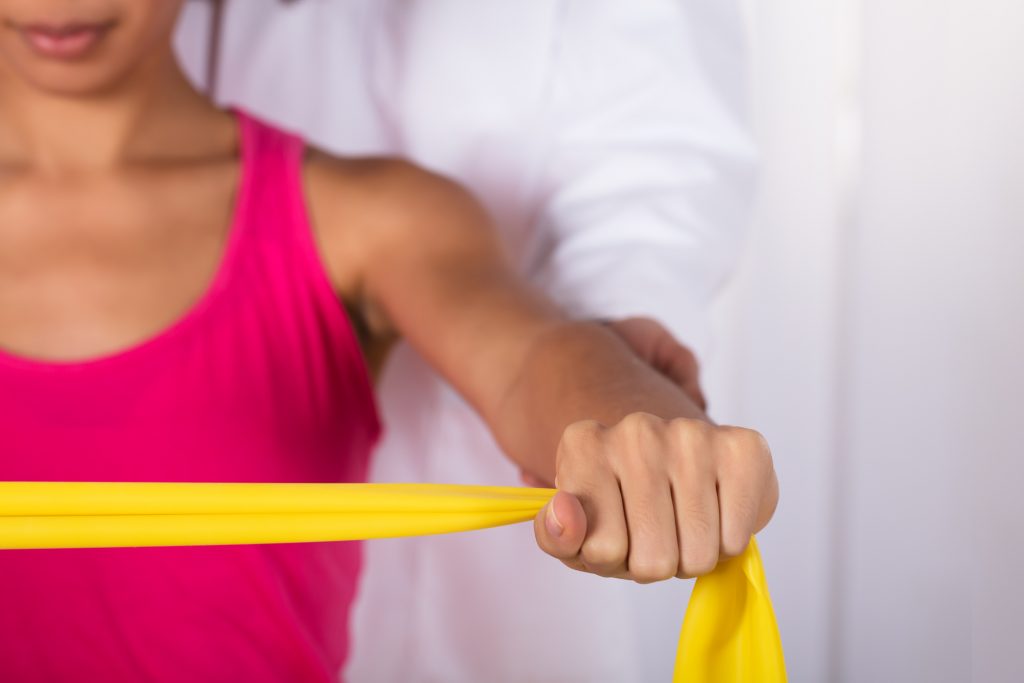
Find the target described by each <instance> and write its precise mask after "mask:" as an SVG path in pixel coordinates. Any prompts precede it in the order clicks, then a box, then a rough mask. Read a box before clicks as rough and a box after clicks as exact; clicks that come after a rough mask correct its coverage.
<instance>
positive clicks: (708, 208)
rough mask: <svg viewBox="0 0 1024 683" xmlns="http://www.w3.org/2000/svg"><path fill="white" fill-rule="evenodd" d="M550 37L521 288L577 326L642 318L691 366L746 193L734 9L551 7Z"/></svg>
mask: <svg viewBox="0 0 1024 683" xmlns="http://www.w3.org/2000/svg"><path fill="white" fill-rule="evenodd" d="M555 36H556V42H555V44H554V45H553V46H552V49H551V55H552V61H551V66H550V69H549V73H550V82H549V83H548V86H547V88H546V90H545V92H546V93H547V97H546V100H545V105H544V109H543V110H542V111H541V112H540V113H538V115H537V117H536V120H537V121H539V122H540V123H539V124H538V125H540V126H542V127H543V128H544V131H545V144H546V146H547V147H548V154H547V156H546V163H545V166H544V171H543V173H542V177H541V186H542V193H543V195H544V196H545V197H546V201H545V202H544V204H543V206H542V210H541V211H540V212H539V214H538V218H537V222H538V226H537V232H538V233H539V234H542V235H543V236H544V244H545V247H544V248H543V249H540V250H539V251H538V253H537V256H536V258H535V259H534V261H533V262H532V263H531V264H530V267H529V273H530V279H531V281H533V282H534V283H536V284H538V285H539V286H540V287H541V288H543V289H544V291H546V292H547V293H549V294H550V295H551V296H552V297H553V298H554V299H555V300H556V301H557V302H558V303H559V304H560V305H562V306H563V307H565V308H566V309H567V310H569V311H570V312H571V313H572V314H573V315H574V316H576V317H581V318H582V317H590V318H601V319H620V320H621V319H626V318H632V317H636V316H643V317H647V318H651V319H653V320H656V321H657V322H658V323H660V324H661V325H663V326H664V327H665V328H667V329H668V330H670V331H671V332H672V333H673V334H674V335H675V336H676V338H677V339H678V340H679V341H680V343H681V344H683V345H685V347H687V348H688V349H689V350H690V351H691V352H692V353H693V354H694V355H695V356H696V357H697V358H702V357H703V356H704V355H705V354H706V352H707V349H708V346H709V336H710V335H709V317H708V308H709V303H710V301H711V299H712V297H713V296H714V294H715V292H716V291H717V289H718V288H719V287H720V285H721V284H722V282H723V281H724V280H725V278H726V277H727V276H728V275H729V273H730V272H731V271H732V269H733V267H734V265H735V262H736V260H737V257H738V255H739V253H740V248H741V243H742V237H743V233H744V227H745V225H746V223H747V221H748V219H749V212H750V207H751V205H752V200H753V192H754V183H753V179H754V167H755V154H754V148H753V144H752V140H751V132H750V126H749V122H748V116H747V86H748V78H747V66H748V59H747V58H748V55H747V50H746V46H745V41H744V35H743V22H742V20H741V17H740V13H739V10H738V6H737V3H736V2H734V1H732V0H692V1H689V2H680V1H679V0H635V2H629V3H623V2H621V1H620V0H563V2H562V11H561V23H560V25H559V27H558V29H557V31H555Z"/></svg>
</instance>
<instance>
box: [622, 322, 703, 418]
mask: <svg viewBox="0 0 1024 683" xmlns="http://www.w3.org/2000/svg"><path fill="white" fill-rule="evenodd" d="M607 325H608V327H610V328H611V329H612V330H614V331H615V333H616V334H618V335H619V336H620V337H622V339H623V341H625V342H626V343H627V344H629V346H630V348H631V349H633V353H635V354H636V355H637V356H639V357H640V358H641V360H643V361H645V362H646V363H647V364H648V365H650V366H651V367H652V368H654V369H655V370H657V371H658V372H660V373H661V374H663V375H665V376H666V377H668V378H669V379H670V380H672V381H673V382H674V383H675V384H676V385H677V386H678V387H679V388H680V389H682V390H683V391H684V392H686V395H687V396H689V397H690V400H692V401H693V402H694V403H696V404H697V405H698V406H700V409H701V410H705V411H706V410H707V409H708V404H707V401H706V400H705V398H704V392H703V391H701V388H700V368H699V367H698V365H697V358H696V357H695V356H694V355H693V352H692V351H690V349H688V348H686V347H685V346H683V345H682V344H681V343H679V341H678V340H677V339H676V338H675V337H673V336H672V333H671V332H669V331H668V330H667V329H665V327H664V325H662V324H661V323H659V322H658V321H657V320H654V319H653V318H643V317H637V318H622V319H620V320H609V321H608V322H607Z"/></svg>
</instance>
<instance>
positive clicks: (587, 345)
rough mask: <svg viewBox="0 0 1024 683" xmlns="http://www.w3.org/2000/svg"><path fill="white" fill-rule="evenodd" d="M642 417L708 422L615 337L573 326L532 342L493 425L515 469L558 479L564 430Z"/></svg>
mask: <svg viewBox="0 0 1024 683" xmlns="http://www.w3.org/2000/svg"><path fill="white" fill-rule="evenodd" d="M641 412H642V413H650V414H652V415H656V416H658V417H661V418H664V419H672V418H680V417H682V418H691V419H700V420H706V419H707V417H706V415H705V414H704V412H703V411H702V410H701V408H700V407H699V406H698V405H697V404H696V403H695V402H694V401H693V399H691V398H690V397H688V396H687V395H686V393H685V392H684V391H682V390H681V389H680V388H679V387H678V386H676V385H675V384H674V383H673V382H672V381H671V380H670V379H668V378H666V377H665V376H663V375H661V374H659V373H658V372H657V371H655V370H654V369H652V368H651V367H650V366H649V365H648V364H647V363H646V362H644V361H643V360H642V359H641V358H640V357H638V356H637V355H636V353H634V352H633V350H632V349H631V348H630V347H629V346H628V345H627V344H626V343H625V342H624V341H623V339H622V338H621V337H620V336H619V335H618V334H616V333H615V332H613V331H611V330H609V329H608V328H607V327H605V326H603V325H600V324H597V323H590V322H570V323H565V324H563V325H560V326H558V327H556V328H554V329H552V330H551V331H549V332H548V333H546V334H544V335H543V336H541V337H540V338H538V339H537V340H536V341H535V342H534V343H533V344H532V346H531V349H530V352H529V354H528V355H527V357H526V359H525V361H524V362H523V363H522V367H521V368H520V372H519V374H518V376H517V378H516V381H515V382H514V383H513V384H512V386H511V387H510V389H509V390H508V391H507V393H506V394H505V396H504V399H503V401H502V402H501V410H499V411H498V412H497V414H496V416H495V417H493V418H492V419H491V423H492V424H491V427H492V429H493V430H494V433H495V434H496V436H497V437H498V440H499V441H500V442H501V444H502V446H503V447H504V449H505V451H506V452H507V453H508V455H509V457H511V458H512V460H513V461H515V462H516V464H517V465H519V466H520V467H522V468H523V469H524V470H526V471H528V472H532V473H534V474H535V475H537V476H539V477H541V478H543V479H545V480H547V481H553V480H554V475H555V454H556V452H557V448H558V444H559V441H560V440H561V438H562V434H563V433H564V431H565V429H566V427H568V426H569V425H570V424H573V423H574V422H579V421H581V420H597V421H598V422H601V423H602V424H605V425H612V424H615V423H617V422H619V421H620V420H621V419H622V418H624V417H626V416H627V415H630V414H632V413H641Z"/></svg>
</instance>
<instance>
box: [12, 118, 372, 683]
mask: <svg viewBox="0 0 1024 683" xmlns="http://www.w3.org/2000/svg"><path fill="white" fill-rule="evenodd" d="M239 120H240V126H241V131H242V143H241V148H242V173H241V181H240V187H239V190H238V198H237V200H236V207H235V214H234V220H233V225H232V228H231V232H230V236H229V239H228V244H227V246H226V249H225V252H224V255H223V259H222V262H221V264H220V267H219V271H218V272H217V275H216V276H215V279H214V281H213V283H212V285H211V286H210V287H209V289H208V291H207V293H206V294H205V295H204V297H203V298H202V299H201V300H200V301H199V302H198V303H197V304H196V305H195V306H194V307H193V308H192V310H191V311H190V312H189V313H188V314H186V315H185V317H183V318H182V319H180V320H179V321H178V322H177V323H175V324H174V325H173V326H172V327H170V328H169V329H167V330H165V331H164V332H162V333H160V334H159V335H157V336H156V337H154V338H152V339H150V340H148V341H146V342H144V343H142V344H140V345H138V346H135V347H133V348H131V349H129V350H126V351H123V352H121V353H117V354H116V355H112V356H108V357H104V358H101V359H98V360H91V361H87V362H81V363H46V362H36V361H31V360H27V359H23V358H19V357H15V356H12V355H9V354H3V353H2V352H0V479H2V480H10V481H17V480H40V481H42V480H50V481H85V480H93V481H225V482H227V481H238V482H259V481H268V482H336V481H352V482H358V481H364V480H365V478H366V469H367V461H368V456H369V453H370V449H371V447H372V445H373V444H374V442H375V441H376V439H377V437H378V433H379V424H378V420H377V414H376V411H375V407H374V402H373V397H372V387H371V384H370V380H369V377H368V375H367V372H366V368H365V366H364V363H363V359H362V355H361V352H360V347H359V344H358V341H357V339H356V337H355V335H354V333H353V329H352V327H351V326H350V324H349V321H348V319H347V317H346V315H345V312H344V307H343V306H342V304H341V303H340V302H339V300H338V298H337V296H336V295H335V293H334V292H333V291H332V287H331V285H330V283H329V281H328V279H327V277H326V274H325V272H324V270H323V268H322V266H321V262H320V260H319V257H318V255H317V252H316V248H315V246H314V241H313V237H312V234H311V231H310V226H309V222H308V220H307V214H306V208H305V205H304V202H303V195H302V186H301V158H302V149H303V145H302V143H301V141H300V140H298V139H296V138H294V137H291V136H289V135H286V134H284V133H281V132H279V131H276V130H274V129H272V128H269V127H267V126H265V125H263V124H261V123H259V122H257V121H255V120H253V119H251V118H249V117H247V116H245V115H242V114H239ZM359 564H360V546H359V544H357V543H308V544H294V545H270V546H236V547H198V548H134V549H102V550H100V549H98V550H3V551H0V681H10V682H12V683H13V682H20V681H32V682H45V681H88V682H90V683H91V682H92V681H103V682H104V683H119V682H121V681H132V682H133V683H138V682H144V681H176V682H177V681H187V682H188V683H213V682H217V683H220V682H223V683H233V682H236V681H238V682H240V681H246V682H247V683H258V682H262V681H274V682H275V683H279V682H285V681H287V682H296V683H298V682H305V681H318V682H319V681H335V680H337V679H338V674H339V670H340V668H341V665H342V663H343V662H344V660H345V656H346V653H347V649H348V613H349V607H350V605H351V603H352V599H353V595H354V592H355V588H356V579H357V574H358V570H359Z"/></svg>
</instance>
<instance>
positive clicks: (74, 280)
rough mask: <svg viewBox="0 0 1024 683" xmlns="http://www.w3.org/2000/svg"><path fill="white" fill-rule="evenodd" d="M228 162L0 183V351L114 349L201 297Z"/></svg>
mask: <svg viewBox="0 0 1024 683" xmlns="http://www.w3.org/2000/svg"><path fill="white" fill-rule="evenodd" d="M232 166H233V164H216V165H203V166H202V167H199V168H191V169H188V170H187V171H186V170H185V169H181V170H173V171H166V170H164V171H156V172H146V173H137V174H126V175H124V176H123V177H118V178H94V179H77V180H76V179H67V180H62V181H56V180H42V179H20V180H17V181H15V182H10V183H5V184H3V186H2V188H0V349H3V350H5V351H7V352H9V353H13V354H16V355H22V356H27V357H31V358H36V359H45V360H63V361H67V360H80V359H85V358H95V357H100V356H103V355H107V354H111V353H114V352H117V351H120V350H123V349H124V348H127V347H130V346H132V345H133V344H136V343H138V342H140V341H142V340H144V339H146V338H147V337H150V336H152V335H154V334H157V333H159V331H160V330H162V329H163V328H165V327H167V326H168V325H170V324H172V323H173V321H174V320H176V319H177V318H179V317H181V316H182V315H184V314H185V312H187V310H188V309H189V308H190V307H191V306H192V305H193V304H194V303H195V302H196V301H197V300H198V299H200V298H201V296H202V293H203V291H204V290H205V288H206V287H207V286H208V285H209V283H210V281H211V279H212V278H213V275H214V273H215V272H216V270H217V267H218V264H219V261H220V258H221V255H222V253H223V251H224V245H225V242H226V236H227V234H228V232H229V225H230V223H231V213H232V196H233V193H234V177H233V176H234V169H233V168H232Z"/></svg>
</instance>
